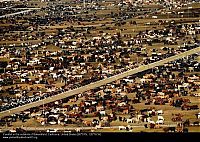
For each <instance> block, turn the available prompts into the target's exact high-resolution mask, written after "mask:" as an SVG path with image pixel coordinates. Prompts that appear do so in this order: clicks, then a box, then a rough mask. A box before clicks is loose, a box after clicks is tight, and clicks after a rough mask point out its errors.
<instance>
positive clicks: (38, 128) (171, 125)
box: [1, 124, 177, 132]
mask: <svg viewBox="0 0 200 142" xmlns="http://www.w3.org/2000/svg"><path fill="white" fill-rule="evenodd" d="M128 125H130V124H127V125H126V126H128ZM120 126H123V125H120ZM126 126H125V127H126ZM130 126H131V127H132V128H133V129H134V128H144V125H130ZM159 126H160V127H176V126H177V125H176V124H169V125H167V124H163V125H159ZM16 128H19V127H7V128H2V129H1V132H5V131H8V130H13V129H16ZM21 128H22V129H24V130H26V131H47V130H49V129H51V130H53V129H56V130H62V131H71V130H77V129H81V130H92V129H97V127H60V126H59V127H53V126H40V127H38V126H37V127H21ZM98 129H119V126H110V127H98Z"/></svg>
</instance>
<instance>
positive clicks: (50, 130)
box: [47, 129, 58, 133]
mask: <svg viewBox="0 0 200 142" xmlns="http://www.w3.org/2000/svg"><path fill="white" fill-rule="evenodd" d="M57 131H58V129H48V130H47V132H48V133H55V132H57Z"/></svg>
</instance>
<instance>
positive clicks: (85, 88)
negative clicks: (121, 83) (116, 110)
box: [0, 47, 200, 118]
mask: <svg viewBox="0 0 200 142" xmlns="http://www.w3.org/2000/svg"><path fill="white" fill-rule="evenodd" d="M197 52H200V47H198V48H195V49H192V50H189V51H186V52H183V53H180V54H178V55H175V56H171V57H169V58H166V59H163V60H160V61H157V62H154V63H151V64H148V65H142V66H140V67H138V68H135V69H131V70H128V71H126V72H123V73H120V74H117V75H114V76H112V77H109V78H106V79H103V80H100V81H96V82H93V83H91V84H88V85H85V86H82V87H79V88H77V89H74V90H70V91H67V92H64V93H61V94H58V95H55V96H52V97H49V98H46V99H43V100H39V101H36V102H32V103H29V104H26V105H23V106H20V107H16V108H13V109H10V110H6V111H3V112H0V118H2V117H5V116H9V115H10V114H13V113H17V112H21V111H24V110H27V109H29V108H32V107H36V106H41V105H43V104H47V103H50V102H53V101H57V100H60V99H63V98H67V97H70V96H73V95H76V94H79V93H82V92H85V91H88V90H91V89H94V88H96V87H100V86H102V85H106V84H108V83H111V82H113V81H116V80H118V79H121V78H124V77H127V76H129V75H133V74H136V73H139V72H142V71H145V70H148V69H151V68H154V67H156V66H161V65H164V64H165V63H168V62H171V61H174V60H177V59H180V58H183V57H186V56H188V55H192V54H195V53H197Z"/></svg>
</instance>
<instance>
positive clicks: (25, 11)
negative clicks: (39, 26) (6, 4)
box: [0, 9, 35, 18]
mask: <svg viewBox="0 0 200 142" xmlns="http://www.w3.org/2000/svg"><path fill="white" fill-rule="evenodd" d="M33 10H35V9H28V10H24V11H20V12H15V13H11V14H6V15H2V16H0V18H4V17H10V16H14V15H18V14H22V13H27V12H30V11H33Z"/></svg>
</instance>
